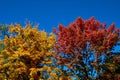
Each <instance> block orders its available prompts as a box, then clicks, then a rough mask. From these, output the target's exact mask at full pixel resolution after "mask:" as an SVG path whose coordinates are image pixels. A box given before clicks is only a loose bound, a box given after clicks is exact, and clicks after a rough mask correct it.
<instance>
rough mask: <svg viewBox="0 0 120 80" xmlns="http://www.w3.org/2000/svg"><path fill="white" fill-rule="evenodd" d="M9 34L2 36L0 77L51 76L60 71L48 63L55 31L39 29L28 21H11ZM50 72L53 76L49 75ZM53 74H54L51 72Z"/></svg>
mask: <svg viewBox="0 0 120 80" xmlns="http://www.w3.org/2000/svg"><path fill="white" fill-rule="evenodd" d="M9 34H10V37H7V36H5V38H4V46H5V47H4V50H2V52H1V54H0V79H9V80H39V79H41V80H42V79H48V78H49V80H53V79H54V78H57V74H56V72H55V71H57V73H60V71H59V69H58V68H55V67H51V65H52V58H51V57H52V56H53V46H54V44H55V42H56V39H55V35H54V34H52V33H51V34H50V35H48V34H47V33H46V32H44V31H38V29H37V27H33V28H32V26H31V25H30V24H27V25H26V26H25V27H24V28H22V26H21V25H20V24H16V25H10V28H9ZM51 75H52V76H51ZM53 75H54V76H53Z"/></svg>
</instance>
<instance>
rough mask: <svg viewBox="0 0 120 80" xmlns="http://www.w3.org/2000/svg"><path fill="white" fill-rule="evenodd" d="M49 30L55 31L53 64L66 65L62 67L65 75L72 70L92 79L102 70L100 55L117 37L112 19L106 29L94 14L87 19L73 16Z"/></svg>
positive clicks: (108, 50)
mask: <svg viewBox="0 0 120 80" xmlns="http://www.w3.org/2000/svg"><path fill="white" fill-rule="evenodd" d="M53 31H54V32H55V34H56V35H57V43H56V45H55V52H56V55H55V56H54V57H55V59H56V60H57V62H56V64H57V65H63V66H66V67H67V68H66V69H67V70H64V69H63V72H64V73H65V75H66V76H68V75H69V74H70V73H72V75H75V76H78V77H79V78H80V79H82V80H83V79H86V80H91V79H96V78H97V77H98V76H99V75H100V74H102V72H103V69H102V67H100V66H101V65H103V63H104V59H103V58H105V56H107V55H106V54H107V53H109V52H111V50H112V49H113V48H114V46H115V45H116V44H117V42H118V41H119V40H120V36H119V30H118V29H115V25H114V23H113V24H111V25H110V26H109V28H108V29H106V24H105V23H104V24H102V23H100V22H99V21H98V20H95V19H94V17H91V18H90V19H88V20H83V19H82V18H77V19H76V21H74V22H72V23H71V24H70V25H69V26H67V27H65V26H63V25H59V26H58V30H56V29H53ZM68 70H69V71H70V72H67V71H68Z"/></svg>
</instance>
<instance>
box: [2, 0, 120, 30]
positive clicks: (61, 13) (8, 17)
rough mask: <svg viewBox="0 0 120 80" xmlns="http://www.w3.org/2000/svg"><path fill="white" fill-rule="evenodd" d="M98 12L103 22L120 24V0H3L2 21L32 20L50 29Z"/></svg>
mask: <svg viewBox="0 0 120 80" xmlns="http://www.w3.org/2000/svg"><path fill="white" fill-rule="evenodd" d="M91 16H95V18H96V19H98V20H100V21H101V22H106V23H107V24H108V25H110V24H111V23H112V22H114V23H115V24H116V26H117V27H120V1H119V0H0V24H5V23H7V24H11V23H16V22H17V23H20V24H22V25H25V21H26V20H29V21H30V22H32V23H33V24H39V25H40V29H43V30H45V31H47V32H51V31H52V27H57V26H58V24H64V25H65V26H67V25H68V24H69V23H71V22H72V21H74V20H75V19H76V18H77V17H82V18H83V19H88V18H90V17H91Z"/></svg>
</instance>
